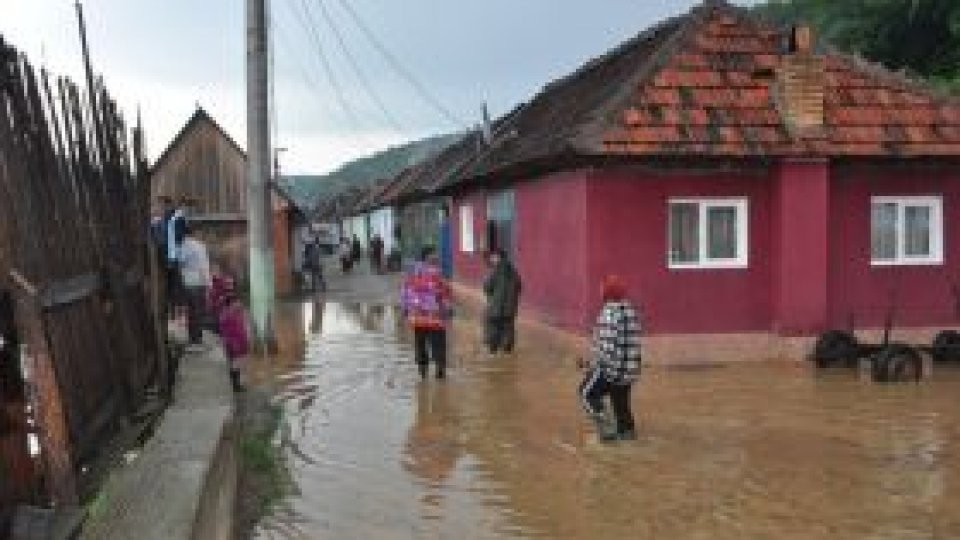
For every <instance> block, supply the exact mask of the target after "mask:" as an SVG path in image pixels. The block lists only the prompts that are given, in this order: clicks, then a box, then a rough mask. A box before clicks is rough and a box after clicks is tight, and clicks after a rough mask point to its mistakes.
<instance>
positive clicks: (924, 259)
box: [870, 196, 943, 266]
mask: <svg viewBox="0 0 960 540" xmlns="http://www.w3.org/2000/svg"><path fill="white" fill-rule="evenodd" d="M870 260H871V264H873V265H874V266H891V265H911V264H916V265H923V264H943V198H942V197H940V196H922V197H917V196H909V197H889V196H884V197H873V198H872V199H871V200H870Z"/></svg>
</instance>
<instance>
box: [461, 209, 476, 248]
mask: <svg viewBox="0 0 960 540" xmlns="http://www.w3.org/2000/svg"><path fill="white" fill-rule="evenodd" d="M474 249H475V246H474V238H473V206H471V205H469V204H464V205H461V206H460V251H462V252H463V253H473V251H474Z"/></svg>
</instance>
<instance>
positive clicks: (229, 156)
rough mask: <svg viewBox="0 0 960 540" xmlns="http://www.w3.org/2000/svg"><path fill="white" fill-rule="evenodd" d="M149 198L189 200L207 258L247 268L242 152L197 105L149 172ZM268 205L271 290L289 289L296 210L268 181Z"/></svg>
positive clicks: (241, 272) (241, 270) (235, 270)
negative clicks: (274, 285)
mask: <svg viewBox="0 0 960 540" xmlns="http://www.w3.org/2000/svg"><path fill="white" fill-rule="evenodd" d="M150 180H151V197H152V199H153V200H154V201H157V200H158V199H159V198H160V197H161V196H167V197H171V198H173V199H174V200H180V198H181V197H187V198H189V199H191V200H192V201H194V204H195V206H196V213H195V214H194V215H191V216H190V220H191V222H193V223H194V224H195V225H196V226H197V230H198V233H199V234H200V236H201V237H202V238H203V239H204V240H205V241H206V242H207V244H208V245H209V246H210V255H211V257H214V258H216V259H217V260H219V261H221V262H222V263H223V264H224V265H226V266H227V267H228V269H229V270H230V272H231V273H232V274H234V275H236V276H245V275H246V272H247V258H248V249H249V248H248V243H247V155H246V153H245V152H244V151H243V149H242V148H240V145H238V144H237V143H236V142H235V141H234V140H233V138H231V137H230V135H228V134H227V132H226V131H224V130H223V128H222V127H220V125H219V124H218V123H217V122H216V121H215V120H214V119H213V118H212V117H211V116H210V115H209V114H208V113H207V112H206V111H205V110H204V109H203V108H200V107H198V108H197V110H196V112H195V113H194V114H193V116H191V117H190V119H189V120H188V121H187V123H186V124H185V125H184V127H183V128H182V129H181V130H180V132H179V133H178V134H177V135H176V136H175V137H174V138H173V141H171V143H170V144H169V146H167V148H166V150H164V151H163V153H162V154H161V155H160V157H159V158H158V159H157V161H156V163H155V164H154V165H153V167H152V168H151V171H150ZM271 205H272V209H273V231H274V239H273V242H274V272H275V275H276V279H277V293H278V294H285V293H289V292H291V291H292V288H293V272H292V267H293V266H292V263H293V259H294V249H295V242H291V235H292V234H293V231H294V230H295V228H296V227H297V224H298V217H297V213H298V210H297V208H296V205H294V204H293V203H292V201H291V200H290V198H289V197H287V196H286V194H284V193H283V192H282V191H280V190H279V189H277V188H276V186H274V189H273V192H272V196H271Z"/></svg>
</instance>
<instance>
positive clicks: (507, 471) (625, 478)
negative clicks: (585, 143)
mask: <svg viewBox="0 0 960 540" xmlns="http://www.w3.org/2000/svg"><path fill="white" fill-rule="evenodd" d="M289 311H291V313H288V317H289V318H291V320H293V321H294V322H293V323H291V324H292V326H293V327H294V329H293V330H290V331H291V332H294V333H296V332H302V336H303V337H302V349H303V354H302V355H300V356H299V357H293V358H290V359H289V361H288V362H286V363H282V364H280V365H278V366H275V368H274V373H273V375H274V380H275V382H274V384H275V385H276V392H275V396H276V400H277V401H278V402H279V403H281V404H282V406H283V409H284V412H285V420H284V427H283V429H282V431H281V433H280V435H279V437H280V440H281V442H282V444H283V446H284V449H285V453H286V455H287V456H288V459H289V467H290V469H291V472H292V475H293V478H294V481H295V483H296V492H295V493H294V494H292V495H291V496H290V497H289V498H288V499H287V500H286V501H285V502H284V503H283V504H282V505H281V506H280V508H279V509H278V510H277V511H276V513H275V514H274V515H272V516H270V517H268V518H267V519H266V520H264V522H263V523H261V525H260V526H259V528H258V530H257V533H256V537H258V538H265V539H272V538H281V539H288V538H309V539H353V538H370V539H405V538H451V539H456V540H462V539H474V538H476V539H487V538H490V539H500V538H564V539H566V538H570V539H581V538H582V539H596V538H617V539H620V538H665V539H753V538H756V539H767V538H775V539H794V538H795V539H805V540H806V539H819V538H836V539H860V538H862V539H891V540H893V539H897V540H902V539H953V538H960V372H957V371H950V370H945V369H942V370H938V371H937V372H936V373H935V374H934V376H933V378H931V379H929V380H926V381H924V382H923V383H921V384H919V385H913V384H908V385H891V386H880V385H876V384H873V383H871V382H869V380H867V379H866V378H865V377H858V376H857V375H856V374H855V373H852V372H837V373H831V374H827V375H817V374H815V373H813V372H812V371H811V370H809V369H807V367H806V366H796V365H792V364H789V365H788V364H774V365H753V364H751V365H730V366H695V367H688V368H684V369H679V368H673V369H667V368H662V367H660V368H657V367H653V368H650V369H647V370H646V371H645V372H644V375H643V380H642V382H641V385H640V386H639V388H638V391H636V392H635V397H634V406H635V412H636V413H637V416H638V421H639V423H640V432H641V436H640V440H638V441H636V442H630V443H620V444H616V445H603V444H599V443H596V442H595V441H593V440H592V436H591V435H590V429H589V427H588V425H587V424H586V422H585V421H584V420H583V419H582V417H581V415H580V412H579V410H578V409H577V402H576V399H575V395H574V388H575V386H576V384H577V382H578V378H579V373H578V372H577V371H576V370H575V369H573V368H572V367H571V365H572V359H571V358H568V357H564V356H563V354H561V353H559V352H558V350H559V349H551V348H550V346H548V345H546V344H540V343H538V344H534V343H528V342H523V343H521V349H520V351H519V353H518V355H517V356H516V357H512V358H510V357H504V358H497V359H493V360H491V359H488V358H486V356H485V355H483V354H482V353H480V351H479V349H478V346H477V345H476V343H477V340H478V338H479V336H478V335H477V333H476V330H475V328H474V326H473V325H471V324H469V323H468V322H465V321H457V322H456V324H455V325H454V328H453V331H452V332H453V339H452V341H453V345H452V352H453V361H452V367H451V369H450V371H449V378H448V380H447V381H446V382H437V381H435V380H430V381H427V382H425V383H421V382H420V381H419V380H418V378H417V376H416V370H415V366H414V365H413V363H412V348H411V346H410V344H409V342H410V339H409V336H407V335H405V333H404V331H403V330H402V325H400V323H399V320H398V315H397V313H396V312H395V311H394V310H393V308H389V307H388V308H384V307H378V306H370V305H345V304H339V303H327V304H325V305H321V304H320V303H306V304H303V305H298V306H295V307H293V308H290V309H289ZM320 312H322V317H321V316H319V313H320ZM295 356H296V355H295Z"/></svg>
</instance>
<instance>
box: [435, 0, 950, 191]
mask: <svg viewBox="0 0 960 540" xmlns="http://www.w3.org/2000/svg"><path fill="white" fill-rule="evenodd" d="M788 34H789V31H788V29H783V28H777V27H773V26H771V25H770V24H769V23H766V22H764V21H762V20H760V19H759V18H757V17H756V16H755V15H753V14H752V13H751V12H750V11H748V10H746V9H743V8H738V7H735V6H731V5H730V4H728V3H726V2H724V1H722V0H706V1H705V2H704V3H703V4H701V5H699V6H697V7H695V8H694V9H692V10H691V11H690V12H689V13H687V14H685V15H682V16H680V17H676V18H674V19H670V20H667V21H664V22H662V23H660V24H658V25H656V26H654V27H652V28H650V29H648V30H645V31H644V32H642V33H640V34H639V35H637V36H636V37H635V38H633V39H631V40H629V41H628V42H626V43H624V44H623V45H621V46H620V47H617V48H616V49H614V50H612V51H610V52H609V53H607V54H605V55H604V56H601V57H599V58H597V59H595V60H593V61H591V62H589V63H587V64H586V65H584V66H583V67H581V68H580V69H579V70H577V71H576V72H574V73H573V74H571V75H569V76H567V77H565V78H563V79H560V80H558V81H555V82H553V83H551V84H549V85H547V86H546V87H545V88H544V89H543V90H542V91H541V92H540V93H539V94H538V95H536V96H535V97H534V98H533V99H532V100H530V101H529V102H528V103H525V104H522V105H520V106H519V107H518V109H517V110H515V111H514V112H512V113H511V114H510V115H507V116H505V117H504V118H501V119H500V120H498V122H496V124H495V128H496V130H497V131H498V132H499V133H502V134H504V135H502V136H497V137H494V140H493V142H492V143H491V144H490V145H488V146H487V147H486V148H484V149H482V150H477V151H473V156H472V157H471V158H470V159H467V160H464V165H463V166H461V167H459V168H458V169H457V171H456V174H455V175H453V176H452V177H449V178H448V179H447V180H446V181H445V182H444V183H443V185H442V186H440V187H448V186H451V185H455V184H458V183H460V182H464V181H469V180H471V179H480V178H490V177H495V176H496V175H500V176H499V177H501V178H502V177H503V174H504V173H505V172H509V171H516V170H522V169H523V168H524V166H525V165H530V164H535V165H532V166H533V167H540V168H546V169H549V168H550V167H553V168H558V167H563V166H567V165H566V164H569V163H570V161H565V160H568V158H570V156H579V157H580V158H583V159H590V158H594V157H601V158H603V157H611V156H617V157H620V158H629V157H636V158H643V157H646V156H656V157H669V156H694V155H695V156H717V157H777V156H781V157H786V156H817V157H831V156H837V157H839V156H863V157H873V156H887V157H889V156H894V157H895V156H952V157H960V100H958V99H956V98H950V97H945V96H942V95H939V94H937V93H936V92H935V91H934V90H932V89H930V88H928V87H925V86H923V85H922V84H920V83H917V82H914V81H910V80H907V79H906V78H904V77H902V76H900V75H898V74H895V73H892V72H890V71H887V70H884V69H882V68H880V67H878V66H876V65H872V64H869V63H867V62H865V61H863V60H859V59H856V58H853V57H851V56H847V55H844V54H841V53H839V52H836V51H834V50H832V49H829V48H828V47H825V46H822V47H820V48H817V49H814V54H813V55H803V56H796V55H795V54H794V53H791V52H788V51H787V43H788V39H787V38H788ZM811 80H812V81H819V84H817V85H815V86H816V87H815V88H812V87H811V82H810V81H811ZM811 90H812V92H811ZM785 103H791V104H794V103H795V104H796V106H795V107H786V106H785ZM811 119H814V120H817V122H821V121H822V125H819V126H815V127H816V129H809V128H810V125H809V122H810V121H811ZM801 128H802V129H801ZM558 158H562V159H558ZM551 163H553V165H551ZM424 167H426V172H429V169H430V167H431V164H430V162H427V163H426V164H424Z"/></svg>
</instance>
